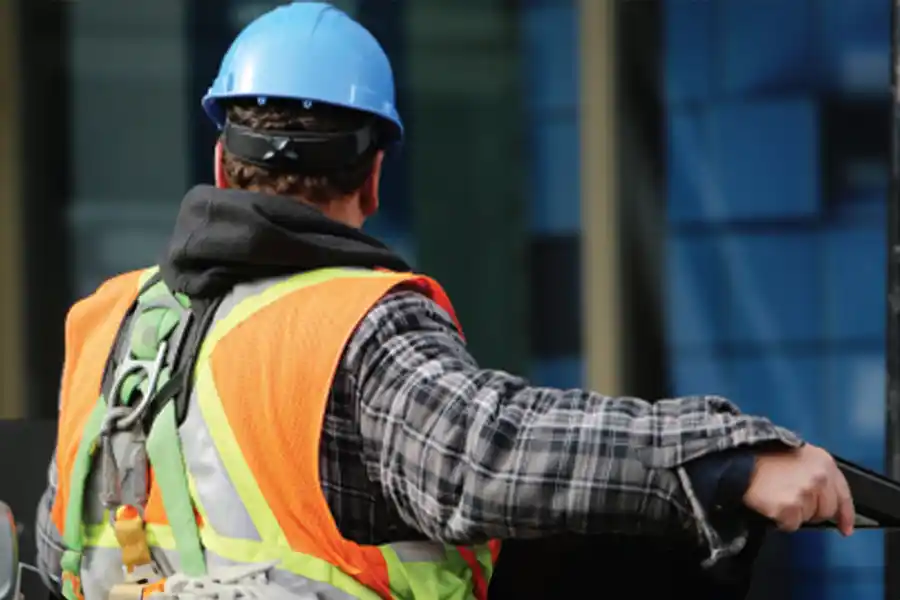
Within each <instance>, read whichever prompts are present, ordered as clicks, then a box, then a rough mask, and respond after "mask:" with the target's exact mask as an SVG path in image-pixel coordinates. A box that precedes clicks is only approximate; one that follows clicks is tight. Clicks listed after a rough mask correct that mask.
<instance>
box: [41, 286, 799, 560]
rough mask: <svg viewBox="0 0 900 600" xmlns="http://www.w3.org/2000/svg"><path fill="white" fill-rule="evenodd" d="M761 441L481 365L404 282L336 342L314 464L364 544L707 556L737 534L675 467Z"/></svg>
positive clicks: (714, 423) (714, 409) (724, 419)
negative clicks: (652, 542)
mask: <svg viewBox="0 0 900 600" xmlns="http://www.w3.org/2000/svg"><path fill="white" fill-rule="evenodd" d="M769 441H780V442H783V443H786V444H788V445H797V444H799V440H798V439H797V438H796V437H795V436H794V435H793V434H791V433H790V432H788V431H786V430H783V429H781V428H778V427H776V426H774V425H773V424H772V423H770V422H769V421H768V420H766V419H763V418H760V417H754V416H746V415H741V414H740V413H739V412H738V410H737V409H736V408H735V407H734V406H733V405H732V404H730V403H729V402H728V401H726V400H724V399H722V398H719V397H716V396H692V397H686V398H678V399H672V400H661V401H658V402H655V403H648V402H646V401H643V400H639V399H636V398H611V397H608V396H604V395H601V394H598V393H593V392H588V391H584V390H578V389H572V390H565V391H564V390H559V389H551V388H543V387H534V386H531V385H530V384H529V383H528V382H527V381H526V380H525V379H523V378H521V377H517V376H515V375H511V374H509V373H505V372H502V371H494V370H489V369H483V368H480V367H479V366H478V365H477V363H476V362H475V360H474V359H473V358H472V357H471V356H470V355H469V353H468V352H467V350H466V347H465V344H464V342H463V340H462V338H461V337H460V335H459V334H458V333H457V331H456V329H455V327H454V324H453V321H452V320H451V319H450V317H449V316H448V315H447V314H446V313H445V312H444V311H443V309H441V308H440V307H439V306H438V305H437V304H435V303H434V302H432V301H431V300H429V299H428V298H426V297H424V296H422V295H420V294H418V293H416V292H413V291H404V290H401V291H395V292H393V293H391V294H389V295H388V296H386V297H385V298H384V299H383V300H382V301H381V302H380V303H378V304H377V305H376V306H375V307H374V308H373V309H372V310H371V311H370V312H369V314H368V315H367V316H366V317H365V318H364V319H363V320H362V322H361V324H360V326H359V327H358V329H357V331H356V332H355V334H354V335H353V336H352V338H351V340H350V342H349V344H348V345H347V348H346V350H345V353H344V357H343V360H342V362H341V364H340V366H339V368H338V371H337V373H336V377H335V381H334V386H333V390H332V396H331V399H330V402H329V405H328V408H327V413H326V416H325V421H324V426H323V432H322V440H321V451H320V469H321V480H322V486H323V492H324V494H325V497H326V498H327V500H328V504H329V506H330V508H331V511H332V513H333V515H334V518H335V520H336V521H337V524H338V527H339V529H340V531H341V533H342V534H343V535H344V536H345V537H347V538H348V539H351V540H354V541H356V542H358V543H362V544H381V543H385V542H388V541H398V540H415V539H422V538H430V539H434V540H441V541H445V542H450V543H457V544H459V543H470V542H480V541H484V540H487V539H490V538H517V537H519V538H522V537H535V536H541V535H548V534H555V533H564V532H570V533H581V534H598V533H603V532H611V531H615V532H626V533H627V532H634V533H655V534H673V535H676V534H677V535H683V534H685V533H687V534H690V535H694V536H695V539H696V540H697V542H698V544H705V545H706V546H707V547H708V548H709V549H710V552H711V554H710V556H711V561H710V562H711V563H712V562H715V560H717V559H718V558H720V557H722V556H726V555H728V554H732V553H734V552H736V551H738V550H739V549H740V548H741V547H742V545H743V543H744V540H745V537H746V533H745V532H740V533H739V534H738V535H736V536H735V535H730V536H729V539H722V537H721V536H719V535H718V533H717V532H716V531H715V530H714V528H713V527H712V526H711V525H710V521H709V519H708V518H707V515H706V514H705V511H704V508H703V507H702V506H701V505H700V503H699V502H698V501H697V499H696V496H695V495H694V494H693V491H692V487H691V482H690V480H689V478H688V476H687V474H686V471H685V470H684V469H683V468H681V467H682V466H683V465H684V464H685V463H687V462H689V461H691V460H694V459H697V458H700V457H703V456H706V455H709V454H711V453H715V452H718V451H722V450H727V449H731V448H735V447H739V446H746V445H754V444H759V443H763V442H769ZM56 477H57V474H56V473H55V467H54V466H53V465H51V468H50V486H49V488H48V490H47V493H46V494H45V496H44V498H43V500H42V501H41V506H40V508H39V511H38V513H39V514H38V531H39V544H38V546H39V561H38V562H39V565H40V567H41V568H42V570H43V571H44V572H45V573H47V574H49V575H58V573H59V556H60V552H61V550H62V545H61V543H60V538H59V533H58V532H57V531H56V530H55V528H54V526H53V524H52V522H51V521H50V519H49V517H48V513H49V509H50V506H51V504H52V501H53V497H54V494H55V491H54V487H55V480H56Z"/></svg>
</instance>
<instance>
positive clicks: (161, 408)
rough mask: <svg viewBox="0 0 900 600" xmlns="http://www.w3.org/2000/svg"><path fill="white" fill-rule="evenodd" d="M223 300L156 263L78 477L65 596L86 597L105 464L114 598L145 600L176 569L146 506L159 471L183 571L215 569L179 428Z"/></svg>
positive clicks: (118, 350)
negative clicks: (181, 286) (154, 540)
mask: <svg viewBox="0 0 900 600" xmlns="http://www.w3.org/2000/svg"><path fill="white" fill-rule="evenodd" d="M220 301H221V300H217V301H214V302H211V303H205V304H204V305H203V306H202V307H199V309H198V307H192V306H191V302H190V301H189V299H188V298H187V297H186V296H184V295H183V294H175V293H172V292H171V291H170V290H169V289H168V287H167V286H166V284H165V283H164V282H163V281H162V277H161V276H160V274H159V272H158V270H156V269H153V270H151V271H149V272H148V273H147V280H146V282H145V283H144V284H143V285H142V287H141V290H140V292H139V294H138V297H137V299H136V301H135V302H134V303H133V304H132V306H131V308H130V309H129V311H128V312H127V313H126V315H125V317H124V318H123V320H122V323H121V325H120V328H119V332H118V334H117V336H116V340H115V342H114V343H113V346H112V350H111V352H110V355H109V358H108V360H107V364H106V367H105V370H104V375H103V380H102V381H103V383H102V386H101V394H100V398H99V399H98V401H97V404H96V406H95V407H94V409H93V412H92V413H91V415H90V417H89V419H88V422H87V424H86V426H85V428H84V432H83V436H82V439H81V444H80V446H79V448H78V454H77V458H76V462H75V465H74V470H73V473H72V479H71V491H70V495H69V499H68V505H67V507H66V519H65V531H64V532H63V541H64V543H65V547H66V551H65V553H64V555H63V558H62V570H63V595H64V596H65V597H66V598H68V599H69V600H84V597H83V593H82V587H81V580H80V570H81V564H82V557H83V552H84V546H85V544H84V542H85V534H84V531H83V528H82V522H83V513H84V500H85V492H86V488H87V484H88V480H89V478H90V476H91V474H92V472H93V471H94V470H95V469H96V468H97V467H99V473H98V474H99V477H100V478H101V489H102V492H101V498H100V500H101V502H102V504H103V508H104V520H106V519H108V520H109V522H110V524H111V525H112V528H113V531H114V533H115V537H116V540H117V541H118V543H119V546H120V547H121V550H122V562H123V564H124V575H125V582H126V583H125V584H122V585H119V586H116V587H114V588H113V591H112V593H111V595H110V598H116V599H119V598H121V599H123V600H124V599H127V598H130V599H138V598H141V597H143V596H145V595H148V594H150V593H153V592H155V591H161V590H162V586H163V584H164V582H165V578H166V577H168V576H170V575H172V574H173V573H171V572H166V566H165V561H159V560H154V556H153V553H152V551H151V549H150V546H149V544H148V543H147V536H146V532H145V527H144V509H145V508H146V505H147V499H148V492H149V487H150V486H149V483H150V482H149V473H150V468H152V470H153V474H154V477H155V483H156V485H157V486H158V487H159V490H160V494H161V496H162V503H163V508H164V510H165V513H166V516H167V519H168V521H169V524H170V527H171V531H172V534H173V537H174V542H175V549H176V550H177V552H178V557H179V573H183V574H184V575H187V576H190V577H201V576H203V575H206V560H205V557H204V552H203V548H202V545H201V542H200V531H199V528H198V525H197V520H196V516H195V512H194V506H193V502H192V500H191V496H190V491H189V482H188V478H187V472H186V468H185V464H184V457H183V454H182V449H181V441H180V439H179V436H178V426H179V424H180V423H181V422H182V421H183V419H184V417H185V413H186V411H187V405H188V398H189V393H190V387H191V375H192V370H193V365H194V362H195V360H196V356H197V353H198V351H199V347H200V344H201V343H202V341H203V338H204V336H205V334H206V331H207V329H208V328H209V324H210V322H211V321H212V317H213V315H214V314H215V311H216V308H217V307H218V304H219V302H220Z"/></svg>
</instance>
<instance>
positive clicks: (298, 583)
mask: <svg viewBox="0 0 900 600" xmlns="http://www.w3.org/2000/svg"><path fill="white" fill-rule="evenodd" d="M153 554H154V556H156V555H157V554H162V555H164V556H165V559H166V560H167V561H168V562H169V563H170V564H171V565H172V566H173V568H174V569H175V570H177V568H178V558H177V556H176V553H175V552H172V551H168V550H161V549H159V548H154V553H153ZM206 562H207V567H208V568H209V569H210V571H212V572H215V570H216V569H217V568H222V567H231V566H236V565H240V564H242V563H238V562H235V561H231V560H228V559H225V558H222V557H221V556H219V555H217V554H215V553H213V552H210V551H208V550H207V551H206ZM82 569H83V570H82V574H81V585H82V589H83V592H84V598H85V600H106V598H107V597H108V596H109V591H110V590H111V589H112V587H113V586H114V585H116V584H119V583H124V582H125V576H124V574H123V572H122V561H121V554H120V551H119V549H118V548H87V549H85V552H84V559H83V563H82ZM269 579H270V580H271V581H272V582H273V583H276V584H278V585H280V586H281V587H283V588H285V589H286V590H288V591H290V592H291V593H292V594H294V595H297V596H300V597H301V598H309V599H310V600H358V599H357V598H356V597H355V596H351V595H350V594H348V593H347V592H344V591H343V590H340V589H338V588H336V587H334V586H332V585H329V584H327V583H322V582H320V581H312V580H310V579H307V578H305V577H301V576H299V575H296V574H294V573H291V572H289V571H285V570H282V569H278V568H275V569H274V570H273V571H271V573H270V577H269ZM373 597H375V596H374V593H373Z"/></svg>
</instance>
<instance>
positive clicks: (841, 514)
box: [834, 465, 856, 536]
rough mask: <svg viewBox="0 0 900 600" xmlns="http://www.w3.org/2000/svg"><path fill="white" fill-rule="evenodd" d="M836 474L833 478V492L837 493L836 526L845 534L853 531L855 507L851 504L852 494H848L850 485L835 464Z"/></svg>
mask: <svg viewBox="0 0 900 600" xmlns="http://www.w3.org/2000/svg"><path fill="white" fill-rule="evenodd" d="M834 470H835V471H836V476H835V479H834V486H835V493H836V494H837V500H838V508H837V518H836V519H835V520H836V521H837V526H838V529H839V530H840V532H841V533H842V534H843V535H845V536H847V535H851V534H852V533H853V525H854V523H855V522H856V507H855V506H854V505H853V496H852V494H850V486H849V485H847V480H846V479H845V478H844V474H843V473H841V471H840V469H838V468H837V465H835V469H834Z"/></svg>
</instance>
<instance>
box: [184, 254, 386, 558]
mask: <svg viewBox="0 0 900 600" xmlns="http://www.w3.org/2000/svg"><path fill="white" fill-rule="evenodd" d="M379 276H386V277H391V276H395V275H393V274H390V273H378V272H376V271H366V270H355V269H320V270H318V271H312V272H310V273H303V274H302V275H297V276H295V277H291V278H289V279H286V280H285V281H282V282H280V283H276V284H274V285H272V286H270V287H268V288H266V289H265V290H264V291H263V292H261V293H259V294H257V295H255V296H251V297H250V298H247V299H246V300H243V301H242V302H239V303H238V305H237V306H235V307H234V308H233V309H232V310H231V311H230V312H229V313H228V315H227V316H226V317H225V318H224V319H222V320H221V321H219V322H218V323H216V324H215V325H214V326H213V328H212V330H211V331H210V333H209V335H208V336H207V338H206V340H205V341H204V343H203V345H202V347H201V350H200V355H199V357H198V359H197V367H196V368H197V373H196V380H195V386H196V388H195V389H196V392H197V400H198V404H199V405H200V412H201V413H202V414H203V420H204V421H205V422H206V425H207V428H208V429H209V433H210V436H211V437H212V439H213V442H214V444H215V446H216V449H217V450H218V452H219V456H220V457H221V459H222V464H223V465H224V467H225V470H226V472H227V473H228V476H229V477H230V478H231V482H232V483H233V484H234V487H235V489H236V490H237V492H238V495H239V496H240V498H241V501H242V502H243V504H244V506H245V507H246V509H247V513H248V514H249V515H250V519H251V520H252V521H253V524H254V526H256V529H257V532H258V533H259V537H260V540H262V541H263V542H266V543H269V544H273V545H277V546H282V547H285V548H288V547H289V544H288V542H287V539H286V538H285V535H284V531H282V529H281V526H280V525H279V524H278V520H277V519H276V518H275V515H274V514H273V513H272V510H271V509H270V508H269V504H268V502H266V499H265V497H264V496H263V493H262V491H261V490H260V489H259V486H258V485H257V483H256V479H255V478H254V477H253V474H252V472H251V471H250V467H249V466H248V465H247V463H246V461H245V460H244V456H243V454H242V453H241V450H240V447H239V446H238V443H237V440H236V439H235V437H234V432H233V431H232V430H231V426H230V425H229V424H228V417H227V415H226V414H225V409H224V408H223V407H222V402H221V400H220V399H219V394H218V391H217V390H216V385H215V379H214V378H213V374H212V368H211V366H210V364H209V357H210V355H211V353H212V351H213V349H214V348H215V346H216V344H217V343H218V342H219V340H221V339H222V338H223V337H225V336H226V335H227V334H228V333H229V332H230V331H231V330H233V329H234V328H235V327H236V326H237V325H238V324H240V323H241V322H242V321H244V320H246V319H247V318H249V317H250V316H252V315H253V314H254V313H256V312H257V311H259V310H261V309H262V308H264V307H266V306H268V305H270V304H272V303H273V302H275V301H277V300H278V299H280V298H283V297H284V296H286V295H287V294H290V293H291V292H294V291H296V290H299V289H302V288H304V287H308V286H312V285H316V284H319V283H324V282H326V281H330V280H332V279H336V278H344V277H353V278H363V277H379Z"/></svg>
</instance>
